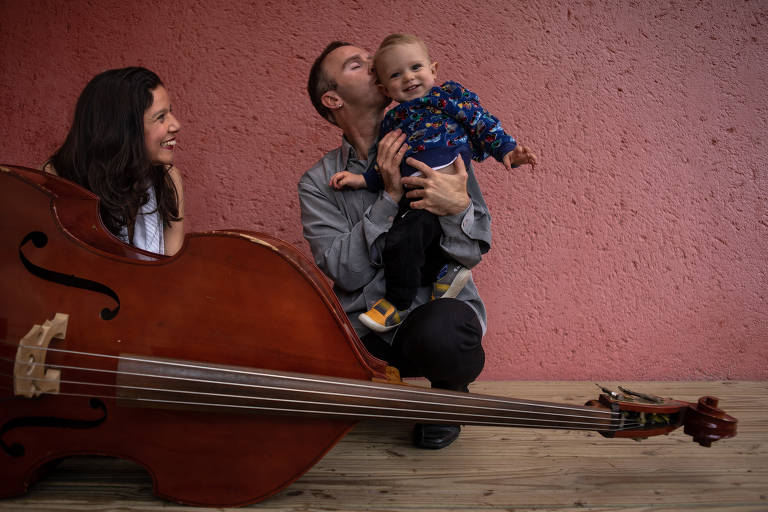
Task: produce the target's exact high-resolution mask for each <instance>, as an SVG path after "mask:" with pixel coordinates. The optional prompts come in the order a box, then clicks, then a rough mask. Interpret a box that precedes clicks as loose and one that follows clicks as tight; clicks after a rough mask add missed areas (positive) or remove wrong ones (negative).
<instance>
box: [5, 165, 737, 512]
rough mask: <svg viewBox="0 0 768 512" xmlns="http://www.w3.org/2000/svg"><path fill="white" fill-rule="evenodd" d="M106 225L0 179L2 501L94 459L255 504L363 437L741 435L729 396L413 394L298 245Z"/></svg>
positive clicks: (94, 214) (44, 178)
mask: <svg viewBox="0 0 768 512" xmlns="http://www.w3.org/2000/svg"><path fill="white" fill-rule="evenodd" d="M98 212H99V206H98V199H97V198H96V197H95V196H94V195H92V194H91V193H90V192H88V191H86V190H84V189H82V188H80V187H78V186H76V185H74V184H72V183H71V182H68V181H66V180H64V179H61V178H58V177H55V176H51V175H48V174H45V173H41V172H38V171H34V170H31V169H25V168H22V167H16V166H9V165H5V166H0V251H1V252H0V279H2V293H0V368H2V370H1V371H0V373H1V375H0V378H1V379H2V380H1V382H2V385H1V386H0V404H2V407H0V497H11V496H17V495H20V494H23V493H25V492H26V491H27V489H28V487H29V485H30V484H31V483H33V482H34V481H36V480H37V479H39V478H41V477H42V476H44V475H45V473H46V471H48V470H49V468H50V467H51V466H52V465H54V464H55V463H56V462H57V461H58V460H60V459H62V458H64V457H68V456H72V455H86V454H91V455H109V456H115V457H122V458H126V459H130V460H133V461H135V462H137V463H139V464H141V465H142V466H144V467H145V468H146V469H147V471H148V472H149V473H150V475H151V476H152V478H153V481H154V492H155V494H156V495H157V496H159V497H162V498H164V499H167V500H172V501H176V502H180V503H186V504H190V505H203V506H239V505H246V504H249V503H254V502H257V501H260V500H262V499H264V498H266V497H268V496H271V495H273V494H274V493H276V492H278V491H279V490H281V489H283V488H284V487H286V486H287V485H289V484H290V483H291V482H293V481H294V480H296V479H297V478H298V477H299V476H301V475H302V474H303V473H304V472H306V471H307V470H308V469H309V468H310V467H312V466H313V465H314V464H315V463H316V462H317V461H318V460H319V459H320V458H321V457H323V455H324V454H325V453H326V452H327V451H328V450H330V449H331V448H332V447H333V446H334V444H335V443H336V442H337V441H338V440H339V439H341V438H342V437H343V436H344V435H345V434H346V433H347V432H348V431H349V430H350V429H351V428H352V427H353V426H354V425H355V423H356V422H358V421H360V420H363V419H375V418H386V419H388V420H393V419H394V420H402V421H405V422H421V423H457V424H464V425H490V426H500V427H501V426H506V427H523V428H546V429H577V430H590V431H597V432H600V433H601V434H603V435H604V436H606V437H629V438H642V437H648V436H652V435H658V434H665V433H668V432H670V431H672V430H674V429H676V428H678V427H680V426H683V427H684V431H685V433H687V434H689V435H691V436H693V439H694V441H696V442H698V443H699V444H701V445H704V446H709V445H710V444H711V443H712V442H714V441H716V440H718V439H723V438H728V437H732V436H734V435H735V434H736V420H735V419H734V418H732V417H731V416H729V415H727V414H726V413H725V412H723V411H722V410H720V409H719V408H718V401H717V399H716V398H714V397H702V398H700V399H699V400H698V402H695V403H689V402H682V401H677V400H672V399H665V398H659V397H655V396H649V395H643V394H642V393H636V392H632V391H628V390H621V391H620V392H615V391H611V390H604V392H603V393H601V394H600V395H599V397H598V398H597V399H596V400H592V401H590V402H588V403H587V404H585V405H570V404H556V403H547V402H536V401H529V400H522V399H514V398H505V397H496V396H489V395H480V394H473V393H469V394H467V393H459V392H452V391H446V390H439V389H428V388H424V387H420V386H414V385H408V384H405V383H403V382H402V381H401V380H400V378H399V375H398V373H397V370H396V369H395V368H391V367H388V366H386V364H385V363H384V362H382V361H380V360H378V359H376V358H374V357H373V356H371V355H370V354H368V353H367V352H366V350H365V348H364V347H363V345H362V343H361V341H360V340H359V338H358V337H357V336H356V334H355V332H354V330H353V328H352V326H351V325H350V323H349V321H348V319H347V317H346V315H345V313H344V311H343V310H342V308H341V306H340V304H339V302H338V301H337V300H336V297H335V295H334V294H333V291H332V289H331V287H330V286H329V284H328V282H327V280H326V279H325V278H324V277H323V276H322V274H321V273H320V272H319V270H318V269H317V268H316V267H315V266H314V264H313V263H312V262H311V261H310V260H309V259H307V258H306V257H305V256H304V255H303V254H302V253H300V252H299V251H298V250H296V249H295V248H294V247H292V246H291V245H290V244H287V243H285V242H283V241H281V240H279V239H277V238H274V237H271V236H268V235H265V234H261V233H254V232H248V231H213V232H208V233H200V234H190V235H187V237H186V240H185V242H184V246H183V248H182V250H181V251H180V252H179V253H178V254H176V255H175V256H173V257H166V256H161V255H157V254H152V253H148V252H144V251H142V250H139V249H136V248H134V247H131V246H128V245H126V244H124V243H122V242H120V241H119V240H118V239H116V238H115V237H114V236H112V235H111V234H110V233H109V232H108V231H107V230H106V229H105V228H104V226H103V225H102V224H101V221H100V219H99V213H98Z"/></svg>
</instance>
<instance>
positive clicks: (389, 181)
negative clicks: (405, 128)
mask: <svg viewBox="0 0 768 512" xmlns="http://www.w3.org/2000/svg"><path fill="white" fill-rule="evenodd" d="M406 151H408V145H407V144H405V134H404V133H403V132H402V131H400V130H392V131H391V132H389V133H388V134H386V135H385V136H384V137H382V138H381V140H380V141H379V147H378V152H377V154H376V163H377V164H378V166H379V173H380V174H381V181H382V182H384V191H385V192H386V193H387V194H388V195H389V197H391V198H392V200H393V201H394V202H396V203H399V202H400V199H402V197H403V185H402V183H401V182H400V162H402V161H403V156H405V152H406Z"/></svg>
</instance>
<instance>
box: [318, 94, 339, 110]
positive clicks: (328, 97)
mask: <svg viewBox="0 0 768 512" xmlns="http://www.w3.org/2000/svg"><path fill="white" fill-rule="evenodd" d="M320 103H322V104H323V106H324V107H325V108H327V109H328V110H339V109H340V108H341V107H342V105H344V102H343V101H342V99H341V96H339V95H338V93H337V92H336V91H326V92H325V94H323V95H322V96H321V97H320Z"/></svg>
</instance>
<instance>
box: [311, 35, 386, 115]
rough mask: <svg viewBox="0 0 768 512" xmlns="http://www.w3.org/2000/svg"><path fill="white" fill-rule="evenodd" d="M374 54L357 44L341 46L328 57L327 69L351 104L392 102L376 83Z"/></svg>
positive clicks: (362, 104) (345, 100)
mask: <svg viewBox="0 0 768 512" xmlns="http://www.w3.org/2000/svg"><path fill="white" fill-rule="evenodd" d="M372 65H373V61H372V57H371V54H370V53H368V52H367V51H365V50H363V49H362V48H359V47H357V46H341V47H339V48H336V49H335V50H333V51H332V52H331V53H329V54H328V56H327V57H326V58H325V61H324V62H323V68H324V70H325V72H326V74H327V75H328V77H329V78H331V79H332V80H333V81H335V82H336V85H337V87H336V93H337V94H338V95H339V97H340V98H341V99H342V100H343V102H344V103H345V104H346V105H348V106H352V107H354V106H361V107H368V108H371V107H373V108H381V109H383V108H384V107H386V106H387V105H388V104H389V101H390V100H389V98H387V97H386V96H384V95H383V94H382V92H381V91H380V90H379V88H378V87H377V86H376V77H375V76H374V74H373V73H372V72H371V71H372V70H371V66H372Z"/></svg>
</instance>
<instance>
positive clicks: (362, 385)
mask: <svg viewBox="0 0 768 512" xmlns="http://www.w3.org/2000/svg"><path fill="white" fill-rule="evenodd" d="M5 343H6V344H7V342H5ZM47 350H48V351H52V352H59V353H64V354H73V355H79V356H85V357H96V358H109V359H116V360H118V361H119V360H124V361H133V362H138V363H147V364H152V365H160V366H172V367H178V368H184V369H196V370H203V371H217V372H222V373H228V374H238V375H243V376H250V377H269V378H274V377H276V376H279V377H280V378H283V379H286V380H291V381H297V382H301V383H312V384H320V385H342V386H346V387H349V388H356V389H369V390H382V389H393V387H392V385H389V386H387V385H377V384H375V383H368V382H364V381H360V382H350V381H343V382H341V381H339V380H334V379H332V378H327V377H323V376H312V377H305V376H298V375H279V374H276V373H265V372H263V371H259V370H255V369H249V370H241V369H235V368H222V367H218V366H205V365H202V364H199V363H188V362H178V361H162V360H154V359H144V358H141V357H134V356H127V355H122V356H116V355H112V354H98V353H93V352H82V351H76V350H67V349H59V348H53V347H49V348H48V349H47ZM0 359H5V360H8V359H6V358H2V357H0ZM27 364H43V363H27ZM51 367H61V368H69V369H76V370H83V371H97V372H111V373H116V374H129V373H130V372H121V371H116V370H105V369H98V368H88V367H73V366H64V365H51ZM150 376H152V377H157V378H177V377H171V376H165V375H162V374H153V375H150ZM182 380H188V381H190V382H201V383H208V384H221V385H232V384H235V383H230V382H226V381H211V380H205V379H189V378H184V379H182ZM236 384H238V385H244V386H249V384H242V383H236ZM396 389H397V391H398V393H402V394H411V395H421V396H424V397H436V396H437V397H442V398H452V399H455V398H456V395H455V394H448V393H441V392H440V391H436V390H435V388H432V389H429V390H419V389H418V388H415V387H412V386H411V387H408V386H397V388H396ZM301 391H304V390H301ZM461 398H462V400H463V401H466V400H470V401H484V402H498V403H503V404H505V405H523V406H528V407H540V408H548V409H562V410H566V411H580V412H587V411H588V412H590V413H597V414H602V415H605V416H607V417H609V416H613V415H615V413H614V412H613V411H610V410H601V409H597V408H592V407H586V406H581V407H579V406H570V405H566V404H554V403H552V404H550V403H537V402H533V401H525V400H519V399H508V398H502V397H491V396H486V395H483V396H476V395H472V394H471V393H469V394H467V395H465V396H464V395H462V396H461ZM408 401H414V400H411V399H409V400H408ZM449 405H450V404H449Z"/></svg>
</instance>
